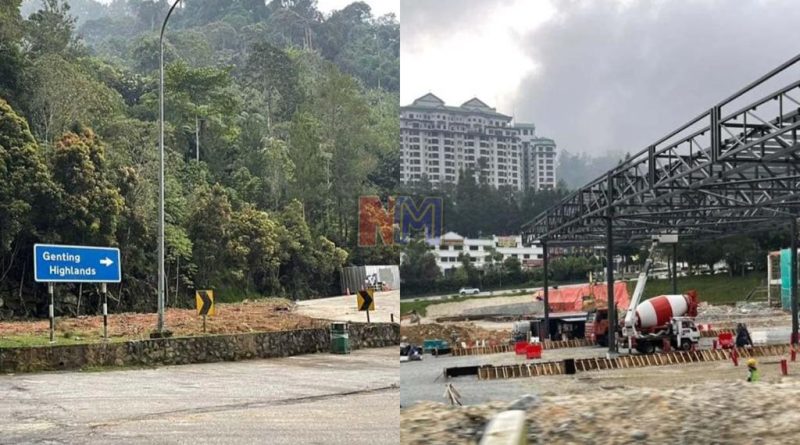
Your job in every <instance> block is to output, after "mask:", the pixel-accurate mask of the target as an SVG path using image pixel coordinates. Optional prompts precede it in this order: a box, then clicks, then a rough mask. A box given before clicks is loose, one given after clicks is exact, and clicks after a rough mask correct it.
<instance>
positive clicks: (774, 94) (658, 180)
mask: <svg viewBox="0 0 800 445" xmlns="http://www.w3.org/2000/svg"><path fill="white" fill-rule="evenodd" d="M798 62H800V55H797V56H795V57H794V58H792V59H790V60H788V61H787V62H785V63H783V64H782V65H780V66H778V67H777V68H775V69H773V70H772V71H770V72H768V73H767V74H765V75H764V76H762V77H761V78H759V79H757V80H756V81H754V82H752V83H750V84H749V85H747V86H745V87H744V88H742V89H741V90H740V91H738V92H737V93H735V94H733V95H732V96H730V97H728V98H727V99H725V100H723V101H721V102H719V103H718V104H716V105H714V106H712V107H711V108H710V109H709V110H708V111H706V112H704V113H702V114H700V115H699V116H697V117H695V118H694V119H692V120H690V121H689V122H687V123H686V124H685V125H683V126H681V127H679V128H678V129H676V130H675V131H673V132H671V133H669V134H668V135H666V136H665V137H663V138H661V139H659V140H658V141H656V142H655V143H653V144H652V145H650V146H649V147H647V148H645V149H644V150H642V151H640V152H638V153H637V154H635V155H634V156H631V157H630V158H628V159H625V160H624V161H622V162H621V163H620V164H619V165H618V166H617V167H615V168H613V169H611V170H610V171H608V172H607V173H605V174H604V175H602V176H600V177H599V178H597V179H595V180H594V181H591V182H589V183H588V184H586V185H584V186H582V187H580V188H579V189H578V190H576V191H575V192H573V193H571V194H570V195H568V196H567V197H565V198H564V199H563V200H562V201H561V202H559V203H558V204H556V205H555V206H553V207H551V208H550V209H548V210H546V211H545V212H543V213H542V214H540V215H538V216H537V217H536V218H534V219H533V220H532V221H530V222H528V223H527V224H525V225H524V226H523V239H524V242H525V243H527V244H532V243H537V242H541V243H542V245H543V247H544V249H545V256H544V257H545V258H547V256H546V253H547V252H546V251H547V248H548V246H552V245H576V244H599V243H606V244H607V247H608V253H609V258H610V254H611V252H612V251H613V247H612V246H613V243H615V242H616V243H636V242H641V241H643V240H646V239H650V238H651V237H652V236H653V235H657V234H665V233H670V234H678V235H679V236H680V238H681V239H686V238H693V237H696V238H702V239H709V238H718V237H724V236H730V235H733V234H740V233H747V232H753V231H763V230H769V229H775V230H786V229H787V227H789V226H791V227H793V228H796V219H795V218H796V216H797V215H798V213H799V212H800V195H798V190H800V139H799V137H800V73H797V74H792V71H794V70H796V69H797V68H798V67H800V63H798ZM784 77H788V78H789V81H788V82H784V83H783V86H782V87H780V88H777V89H772V90H768V89H767V87H768V86H769V85H770V83H774V82H775V81H776V80H778V79H779V78H784ZM764 90H765V91H767V94H763V93H764ZM759 91H760V93H759ZM755 94H761V96H760V97H759V96H755V97H756V98H755V99H753V97H754V95H755ZM792 233H793V236H792V241H793V244H794V243H796V237H797V234H796V230H793V231H792ZM794 252H795V255H794V258H793V270H794V271H795V272H794V276H797V272H796V270H797V268H796V264H797V261H796V249H794ZM609 279H610V280H611V281H613V273H610V274H609ZM673 279H674V278H673ZM795 281H796V280H795ZM609 287H611V282H610V283H609ZM796 287H797V286H796V284H795V285H794V286H793V289H792V312H793V326H792V329H793V331H792V332H793V341H796V339H797V331H798V326H797V324H798V317H797V290H796ZM545 289H547V285H545ZM545 297H547V292H546V290H545ZM610 303H613V302H610ZM545 307H547V305H545ZM610 312H613V311H610ZM545 315H546V316H547V314H545ZM612 315H613V314H612ZM609 340H612V339H609ZM612 343H613V342H612V341H610V342H609V344H610V345H611V344H612ZM611 347H612V350H613V346H611Z"/></svg>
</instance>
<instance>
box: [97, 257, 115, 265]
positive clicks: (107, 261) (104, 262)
mask: <svg viewBox="0 0 800 445" xmlns="http://www.w3.org/2000/svg"><path fill="white" fill-rule="evenodd" d="M100 264H102V265H103V266H106V267H108V266H110V265H112V264H114V261H113V260H111V258H109V257H105V258H103V259H102V260H100Z"/></svg>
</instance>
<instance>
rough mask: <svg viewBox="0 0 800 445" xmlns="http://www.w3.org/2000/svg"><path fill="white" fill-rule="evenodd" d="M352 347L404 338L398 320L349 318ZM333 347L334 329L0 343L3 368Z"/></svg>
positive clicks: (177, 361)
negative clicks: (356, 320)
mask: <svg viewBox="0 0 800 445" xmlns="http://www.w3.org/2000/svg"><path fill="white" fill-rule="evenodd" d="M349 338H350V347H351V349H362V348H374V347H386V346H392V345H398V344H399V343H400V325H399V324H397V323H371V324H369V325H368V324H366V323H350V324H349ZM327 351H330V331H329V329H325V328H322V329H319V328H318V329H298V330H292V331H276V332H253V333H243V334H219V335H205V336H199V337H173V338H162V339H143V340H131V341H126V342H112V343H88V344H76V345H59V346H30V347H16V348H0V372H4V373H12V372H36V371H56V370H68V369H80V368H84V367H95V366H96V367H111V366H158V365H182V364H189V363H208V362H219V361H236V360H246V359H253V358H276V357H287V356H292V355H301V354H311V353H315V352H327Z"/></svg>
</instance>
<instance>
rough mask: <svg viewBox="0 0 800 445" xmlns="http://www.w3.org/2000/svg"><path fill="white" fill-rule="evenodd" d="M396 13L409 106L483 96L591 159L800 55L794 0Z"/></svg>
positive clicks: (555, 2)
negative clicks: (427, 98) (432, 97)
mask: <svg viewBox="0 0 800 445" xmlns="http://www.w3.org/2000/svg"><path fill="white" fill-rule="evenodd" d="M401 11H402V21H401V26H400V27H401V58H400V61H401V103H402V104H403V105H406V104H409V103H410V102H411V101H413V99H415V98H416V97H419V96H421V95H423V94H425V93H427V92H433V93H435V94H436V95H438V96H439V97H441V98H442V99H443V100H444V101H445V102H447V103H448V104H452V105H460V104H461V103H463V102H464V101H466V100H467V99H469V98H471V97H472V96H478V97H479V98H480V99H482V100H483V101H484V102H486V103H488V104H489V105H490V106H493V107H496V108H497V109H498V111H500V112H502V113H505V114H509V115H514V116H515V118H516V120H517V121H519V122H531V121H532V122H534V123H535V124H536V126H537V133H538V134H539V135H542V136H548V137H552V138H554V139H556V142H557V143H558V145H559V147H560V148H563V149H567V150H569V151H571V152H578V151H584V152H587V153H590V154H602V153H604V152H606V151H608V150H612V151H615V152H620V151H621V152H626V151H628V152H632V153H633V152H638V151H640V150H641V149H643V148H644V147H645V146H647V145H648V144H649V143H652V142H654V141H655V140H657V139H659V138H660V137H661V136H663V135H665V134H666V133H668V132H669V131H671V130H672V129H674V128H677V127H678V126H679V125H681V124H683V123H684V122H686V121H688V120H689V119H690V118H693V117H694V116H696V115H697V114H699V113H700V112H702V111H704V110H706V109H708V108H710V106H712V105H713V104H714V103H716V102H719V101H720V100H722V99H724V98H725V97H727V96H729V95H730V94H732V93H734V92H735V91H736V90H738V89H739V88H741V87H743V86H744V85H745V84H747V83H748V82H750V81H752V80H755V79H756V78H758V77H759V76H760V75H761V74H763V73H766V72H767V71H769V70H770V69H772V68H774V67H775V66H777V65H779V64H780V63H782V62H784V61H785V60H787V59H789V58H791V57H792V56H794V55H795V54H797V53H798V52H800V44H798V43H800V26H798V23H800V8H798V1H797V0H672V1H655V0H653V1H645V0H641V1H635V0H590V1H580V0H402V3H401ZM797 72H800V71H797ZM797 78H800V77H798V76H797V75H795V77H794V79H793V80H796V79H797ZM785 83H788V82H785Z"/></svg>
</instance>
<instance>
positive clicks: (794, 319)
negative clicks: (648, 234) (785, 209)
mask: <svg viewBox="0 0 800 445" xmlns="http://www.w3.org/2000/svg"><path fill="white" fill-rule="evenodd" d="M791 228H792V253H791V255H792V340H791V341H792V344H793V345H796V344H797V329H798V320H797V218H794V217H792V224H791Z"/></svg>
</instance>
